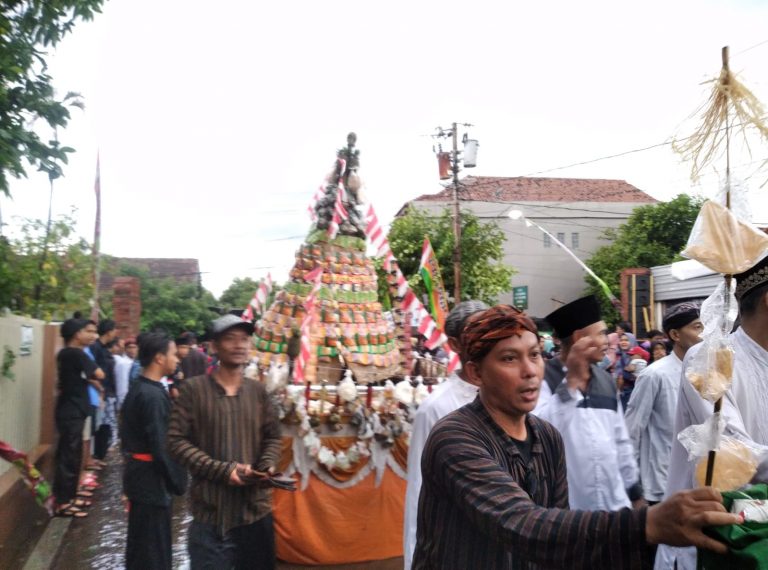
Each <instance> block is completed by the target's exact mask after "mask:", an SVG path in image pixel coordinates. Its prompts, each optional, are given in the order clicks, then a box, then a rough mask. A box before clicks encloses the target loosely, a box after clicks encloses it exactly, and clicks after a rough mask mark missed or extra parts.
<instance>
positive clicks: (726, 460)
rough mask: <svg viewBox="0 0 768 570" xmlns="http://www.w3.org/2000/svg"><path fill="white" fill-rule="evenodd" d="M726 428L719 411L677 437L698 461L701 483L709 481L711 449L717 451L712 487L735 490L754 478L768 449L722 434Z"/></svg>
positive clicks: (691, 459)
mask: <svg viewBox="0 0 768 570" xmlns="http://www.w3.org/2000/svg"><path fill="white" fill-rule="evenodd" d="M724 430H725V422H724V421H723V419H722V417H721V416H720V414H719V413H717V414H713V415H712V416H710V417H709V419H707V421H705V422H704V423H703V424H700V425H695V426H689V427H687V428H685V429H684V430H683V431H681V432H680V433H679V434H678V436H677V439H678V440H679V441H680V444H681V445H682V446H683V447H684V448H685V449H686V450H687V451H688V460H689V461H696V473H695V474H696V482H697V483H698V484H699V485H700V486H702V487H703V486H704V484H705V482H706V475H707V461H708V460H709V452H710V451H716V452H717V453H716V455H715V466H714V471H713V477H712V486H713V487H716V488H717V489H720V490H721V491H732V490H733V489H738V488H740V487H743V486H744V485H746V484H747V483H749V482H750V481H751V480H752V477H754V476H755V474H756V473H757V465H758V463H759V460H760V459H761V457H762V455H763V454H764V453H765V450H764V449H763V448H759V447H756V446H754V445H751V444H749V443H746V442H743V441H741V440H738V439H736V438H734V437H730V436H727V435H723V431H724Z"/></svg>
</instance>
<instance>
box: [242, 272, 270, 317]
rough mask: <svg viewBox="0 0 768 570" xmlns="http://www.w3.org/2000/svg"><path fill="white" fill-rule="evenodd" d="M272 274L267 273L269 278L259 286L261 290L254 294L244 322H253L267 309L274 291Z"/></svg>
mask: <svg viewBox="0 0 768 570" xmlns="http://www.w3.org/2000/svg"><path fill="white" fill-rule="evenodd" d="M272 285H273V283H272V274H271V273H267V277H266V278H265V279H264V280H263V281H262V282H261V283H260V284H259V288H258V289H256V292H255V293H254V294H253V297H252V298H251V301H250V302H249V303H248V306H247V307H246V308H245V311H243V320H244V321H252V320H253V319H254V317H255V315H256V314H257V313H263V312H264V309H265V307H266V303H267V298H268V297H269V293H270V292H271V291H272Z"/></svg>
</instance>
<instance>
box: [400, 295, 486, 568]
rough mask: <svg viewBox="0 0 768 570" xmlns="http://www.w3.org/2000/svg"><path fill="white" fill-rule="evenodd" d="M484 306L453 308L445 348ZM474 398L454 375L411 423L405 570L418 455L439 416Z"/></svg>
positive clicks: (411, 545) (412, 543)
mask: <svg viewBox="0 0 768 570" xmlns="http://www.w3.org/2000/svg"><path fill="white" fill-rule="evenodd" d="M487 308H488V305H486V304H485V303H483V302H482V301H463V302H461V303H459V304H458V305H456V306H455V307H454V308H453V309H452V310H451V312H450V313H449V314H448V317H447V318H446V320H445V334H446V335H447V336H448V345H449V346H450V347H451V350H453V351H454V352H456V353H458V352H459V350H460V344H459V339H460V337H461V331H462V330H464V326H465V325H466V324H467V322H469V320H470V318H471V317H472V316H473V315H476V314H478V313H482V312H483V311H485V310H486V309H487ZM476 397H477V387H476V386H473V385H472V384H469V383H468V382H465V381H464V379H463V376H462V372H461V370H459V371H458V372H454V373H453V374H451V376H450V377H449V378H448V379H447V380H446V381H445V382H443V383H442V384H440V385H439V386H437V387H436V388H435V390H434V391H433V392H432V393H431V394H430V395H429V397H427V398H426V399H425V400H424V401H423V402H422V403H421V405H420V406H419V409H418V410H417V411H416V415H415V417H414V420H413V427H412V431H411V442H410V447H409V449H408V486H407V488H406V492H405V516H404V518H403V522H404V525H403V526H404V528H403V558H404V561H405V570H409V569H410V568H411V562H412V561H413V552H414V549H415V548H416V515H417V514H418V510H419V493H420V491H421V452H422V451H423V450H424V444H425V443H426V442H427V437H428V436H429V432H430V431H431V430H432V427H433V426H434V425H435V424H436V423H437V421H438V420H440V419H441V418H442V417H443V416H446V415H448V414H449V413H451V412H452V411H454V410H458V409H459V408H460V407H462V406H464V405H466V404H469V403H470V402H472V401H473V400H474V399H475V398H476Z"/></svg>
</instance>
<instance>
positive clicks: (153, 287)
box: [119, 265, 217, 335]
mask: <svg viewBox="0 0 768 570" xmlns="http://www.w3.org/2000/svg"><path fill="white" fill-rule="evenodd" d="M119 273H120V274H121V275H125V276H130V277H138V279H139V282H140V285H141V330H142V331H153V330H161V331H165V332H166V333H168V334H170V335H178V334H180V333H182V332H184V331H195V332H198V333H200V332H202V331H204V330H205V329H206V328H207V327H208V325H209V324H210V323H211V321H212V320H213V319H214V318H216V316H217V314H216V313H215V312H214V311H213V310H212V309H211V308H212V307H215V305H216V298H215V297H214V296H213V294H212V293H211V292H210V291H208V290H206V289H203V288H202V287H201V286H200V285H199V284H198V283H194V282H190V281H182V280H178V279H174V278H173V277H153V276H151V275H150V274H149V271H148V270H146V269H144V268H138V267H132V266H128V265H123V266H122V267H121V268H120V270H119Z"/></svg>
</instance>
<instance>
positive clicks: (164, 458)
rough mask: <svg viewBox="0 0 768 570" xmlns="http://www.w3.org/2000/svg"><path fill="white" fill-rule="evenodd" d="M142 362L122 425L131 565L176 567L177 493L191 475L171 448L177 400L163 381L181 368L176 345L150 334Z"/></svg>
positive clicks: (128, 565) (141, 351) (144, 339)
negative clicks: (172, 416)
mask: <svg viewBox="0 0 768 570" xmlns="http://www.w3.org/2000/svg"><path fill="white" fill-rule="evenodd" d="M139 361H140V362H141V366H142V368H143V371H142V374H141V376H139V379H138V380H137V381H136V382H134V383H133V385H132V386H131V388H130V389H129V391H128V395H127V396H126V397H125V402H124V403H123V408H122V416H121V425H120V428H121V429H120V433H121V437H122V445H123V451H124V452H125V454H126V464H125V473H124V478H123V491H124V493H125V495H126V496H127V497H128V500H129V501H130V508H129V515H128V545H127V549H126V568H128V570H131V569H134V568H135V569H141V570H154V569H158V570H166V569H167V570H170V568H171V546H172V542H171V494H175V495H181V494H183V493H184V488H185V485H186V474H185V473H184V471H183V470H182V469H181V468H180V467H179V466H178V465H176V463H174V462H173V460H171V458H170V457H169V456H168V453H167V451H166V433H167V431H168V418H169V416H170V413H171V399H170V397H169V395H168V392H166V390H165V388H163V385H162V384H161V382H160V380H161V379H162V378H163V377H164V376H168V375H170V374H173V372H174V370H176V367H177V365H178V363H179V359H178V357H177V355H176V344H175V343H174V342H173V340H171V339H170V338H168V337H167V336H165V335H162V334H154V333H153V334H148V335H146V336H144V337H142V339H141V342H140V344H139Z"/></svg>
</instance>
